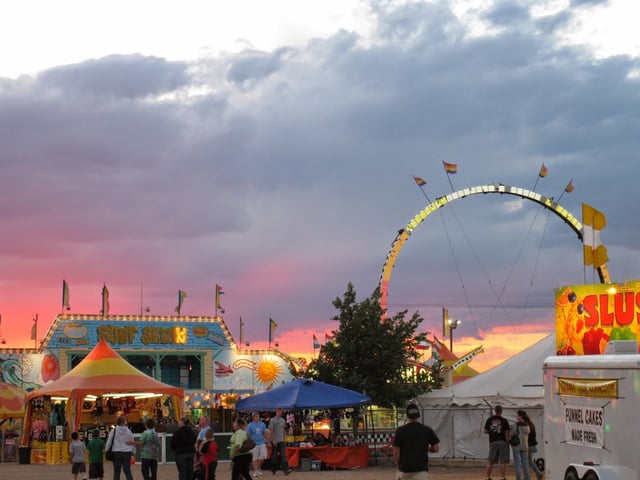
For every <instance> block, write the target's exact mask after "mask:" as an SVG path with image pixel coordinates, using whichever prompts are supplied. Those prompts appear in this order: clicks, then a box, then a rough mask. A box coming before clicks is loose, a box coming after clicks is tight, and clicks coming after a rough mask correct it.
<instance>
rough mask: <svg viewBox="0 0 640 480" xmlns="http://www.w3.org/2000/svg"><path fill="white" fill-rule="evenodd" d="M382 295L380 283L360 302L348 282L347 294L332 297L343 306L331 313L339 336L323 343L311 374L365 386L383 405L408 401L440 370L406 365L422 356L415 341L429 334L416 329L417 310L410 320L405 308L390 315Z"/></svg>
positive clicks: (355, 387) (435, 380) (433, 384)
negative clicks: (417, 370)
mask: <svg viewBox="0 0 640 480" xmlns="http://www.w3.org/2000/svg"><path fill="white" fill-rule="evenodd" d="M379 300H380V290H379V288H377V289H376V290H375V291H374V292H373V294H372V295H371V297H369V298H366V299H365V300H363V301H362V302H356V292H355V289H354V287H353V285H352V284H351V283H349V284H348V286H347V291H346V292H345V293H344V297H343V298H342V299H340V298H336V299H335V300H334V301H333V305H334V306H335V307H336V309H337V310H339V313H338V314H337V315H336V316H335V317H333V318H332V320H335V321H337V322H339V327H338V329H337V330H334V331H333V334H334V341H333V342H327V343H326V344H325V345H323V346H322V348H321V349H320V354H319V356H318V358H317V359H316V360H313V361H312V362H311V363H310V364H309V368H308V370H307V373H306V375H307V376H308V377H313V378H315V379H316V380H320V381H322V382H326V383H331V384H337V385H340V386H342V387H345V388H349V389H353V390H357V391H362V392H364V393H366V394H367V395H369V396H370V397H371V400H372V402H373V404H375V405H378V406H381V407H397V406H403V405H405V404H406V402H407V401H408V400H410V399H412V398H415V397H416V396H417V395H420V394H421V393H424V392H427V391H429V390H431V389H432V388H434V387H436V386H437V385H438V383H439V372H435V376H434V374H432V373H424V372H423V373H422V374H419V375H415V374H411V373H410V372H412V371H413V370H411V369H409V368H407V365H408V364H409V363H410V362H411V361H416V360H417V359H418V358H419V354H418V353H417V351H416V348H415V347H416V342H417V341H419V340H421V339H424V334H421V335H420V334H416V330H417V328H418V327H419V325H420V323H422V321H423V318H422V317H421V316H420V315H419V314H418V312H416V313H414V314H413V315H412V316H411V317H410V318H408V319H406V318H405V316H406V315H407V311H406V310H405V311H402V312H398V313H396V314H395V315H393V316H392V317H389V316H386V315H384V312H383V310H382V308H381V307H380V301H379Z"/></svg>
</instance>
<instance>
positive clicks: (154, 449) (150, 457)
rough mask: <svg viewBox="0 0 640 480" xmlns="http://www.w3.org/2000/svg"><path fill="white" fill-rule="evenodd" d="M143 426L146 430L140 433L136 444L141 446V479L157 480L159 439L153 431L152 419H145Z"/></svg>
mask: <svg viewBox="0 0 640 480" xmlns="http://www.w3.org/2000/svg"><path fill="white" fill-rule="evenodd" d="M145 426H146V427H147V429H146V430H145V431H144V432H142V434H141V435H140V439H139V440H138V441H137V442H136V444H138V445H142V454H141V458H142V461H141V469H142V478H144V480H158V455H159V453H160V437H159V436H158V434H157V433H156V431H155V428H154V427H155V424H154V421H153V420H152V419H150V418H149V419H147V421H146V422H145Z"/></svg>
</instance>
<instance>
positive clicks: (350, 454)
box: [287, 445, 369, 469]
mask: <svg viewBox="0 0 640 480" xmlns="http://www.w3.org/2000/svg"><path fill="white" fill-rule="evenodd" d="M300 458H311V459H313V460H320V461H322V462H323V463H324V464H325V465H326V466H327V467H329V468H334V469H335V468H347V469H351V468H366V467H367V466H368V465H369V447H368V446H367V445H353V446H350V447H329V446H322V447H287V461H288V463H289V466H290V467H292V468H293V467H297V466H298V465H299V464H300Z"/></svg>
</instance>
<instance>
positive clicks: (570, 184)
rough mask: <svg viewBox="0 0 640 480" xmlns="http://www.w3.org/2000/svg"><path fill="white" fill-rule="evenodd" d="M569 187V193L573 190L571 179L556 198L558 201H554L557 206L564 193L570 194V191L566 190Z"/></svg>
mask: <svg viewBox="0 0 640 480" xmlns="http://www.w3.org/2000/svg"><path fill="white" fill-rule="evenodd" d="M570 187H571V191H572V190H573V178H572V179H571V180H569V183H567V186H566V187H564V189H563V190H562V193H561V194H560V196H559V197H558V200H556V203H557V204H560V199H562V196H563V195H564V194H565V193H571V191H570V190H568V188H570Z"/></svg>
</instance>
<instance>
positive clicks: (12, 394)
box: [0, 382, 26, 419]
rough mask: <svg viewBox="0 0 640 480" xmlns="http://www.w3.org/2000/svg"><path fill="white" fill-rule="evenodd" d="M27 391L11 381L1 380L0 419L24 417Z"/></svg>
mask: <svg viewBox="0 0 640 480" xmlns="http://www.w3.org/2000/svg"><path fill="white" fill-rule="evenodd" d="M25 395H26V392H25V391H24V390H23V389H22V388H20V387H18V386H17V385H13V384H11V383H2V382H0V419H3V418H22V416H23V415H24V397H25Z"/></svg>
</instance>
